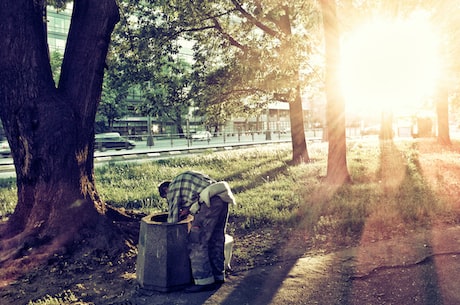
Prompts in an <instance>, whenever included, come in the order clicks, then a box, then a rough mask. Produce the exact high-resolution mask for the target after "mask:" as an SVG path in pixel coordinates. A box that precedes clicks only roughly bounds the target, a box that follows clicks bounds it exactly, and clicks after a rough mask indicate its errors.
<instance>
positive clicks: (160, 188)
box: [158, 181, 171, 198]
mask: <svg viewBox="0 0 460 305" xmlns="http://www.w3.org/2000/svg"><path fill="white" fill-rule="evenodd" d="M170 184H171V181H163V182H161V183H160V185H159V186H158V192H159V193H160V197H161V198H166V195H168V188H169V185H170Z"/></svg>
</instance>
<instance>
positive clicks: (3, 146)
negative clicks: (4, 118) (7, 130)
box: [0, 140, 11, 158]
mask: <svg viewBox="0 0 460 305" xmlns="http://www.w3.org/2000/svg"><path fill="white" fill-rule="evenodd" d="M0 155H1V156H2V157H4V158H8V157H9V156H10V155H11V149H10V144H9V143H8V141H7V140H4V141H1V142H0Z"/></svg>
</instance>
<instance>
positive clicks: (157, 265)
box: [136, 213, 193, 292]
mask: <svg viewBox="0 0 460 305" xmlns="http://www.w3.org/2000/svg"><path fill="white" fill-rule="evenodd" d="M167 219H168V213H158V214H152V215H149V216H146V217H144V218H142V221H141V226H140V231H139V245H138V248H139V249H138V255H137V261H136V277H137V281H138V282H139V284H140V285H141V287H142V288H145V289H149V290H156V291H161V292H169V291H174V290H179V289H182V288H184V287H185V286H187V285H189V284H191V283H192V273H191V269H190V260H189V256H188V249H187V235H188V230H189V226H191V222H192V220H193V216H191V215H189V216H188V217H187V218H186V219H185V220H183V221H181V222H179V223H175V224H171V223H168V222H167Z"/></svg>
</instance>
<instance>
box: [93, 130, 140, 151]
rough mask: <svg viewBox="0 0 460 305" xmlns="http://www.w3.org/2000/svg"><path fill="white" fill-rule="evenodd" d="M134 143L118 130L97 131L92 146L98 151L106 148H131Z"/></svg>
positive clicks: (134, 145)
mask: <svg viewBox="0 0 460 305" xmlns="http://www.w3.org/2000/svg"><path fill="white" fill-rule="evenodd" d="M134 147H136V143H134V142H133V141H131V140H128V139H125V138H123V137H122V136H120V134H119V133H118V132H108V133H99V134H96V136H95V142H94V148H95V149H96V150H100V151H106V150H108V149H116V150H121V149H133V148H134Z"/></svg>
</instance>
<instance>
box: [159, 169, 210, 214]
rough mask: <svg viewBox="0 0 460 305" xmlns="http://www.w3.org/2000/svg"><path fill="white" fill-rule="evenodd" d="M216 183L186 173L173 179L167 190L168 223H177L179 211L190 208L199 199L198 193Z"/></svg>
mask: <svg viewBox="0 0 460 305" xmlns="http://www.w3.org/2000/svg"><path fill="white" fill-rule="evenodd" d="M212 183H216V181H215V180H214V179H212V178H210V177H209V176H207V175H205V174H202V173H199V172H194V171H186V172H184V173H182V174H180V175H178V176H177V177H175V178H174V179H173V180H172V181H171V184H170V185H169V188H168V194H167V197H166V198H167V199H168V208H169V214H168V223H176V222H179V211H180V210H181V209H183V208H190V206H191V205H192V204H193V203H194V202H196V201H197V200H199V199H200V193H201V191H202V190H204V189H205V188H206V187H207V186H209V185H210V184H212Z"/></svg>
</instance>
